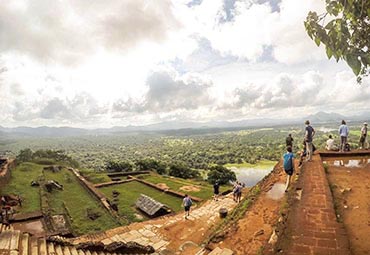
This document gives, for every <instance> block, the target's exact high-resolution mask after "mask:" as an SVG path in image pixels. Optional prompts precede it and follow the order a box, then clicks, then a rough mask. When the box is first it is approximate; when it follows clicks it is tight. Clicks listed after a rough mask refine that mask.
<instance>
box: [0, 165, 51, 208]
mask: <svg viewBox="0 0 370 255" xmlns="http://www.w3.org/2000/svg"><path fill="white" fill-rule="evenodd" d="M43 167H44V166H42V165H37V164H34V163H22V164H20V165H19V166H17V167H16V168H15V169H14V170H13V171H12V172H11V179H10V183H9V184H7V185H6V186H5V187H4V188H2V189H1V190H0V192H1V194H2V195H4V194H14V195H20V196H21V198H22V200H23V203H22V207H20V209H19V210H20V211H19V212H20V213H30V212H35V211H40V210H41V204H40V192H39V187H31V185H30V184H31V181H32V180H35V181H37V180H38V179H39V178H40V177H42V169H43Z"/></svg>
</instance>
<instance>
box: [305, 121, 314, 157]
mask: <svg viewBox="0 0 370 255" xmlns="http://www.w3.org/2000/svg"><path fill="white" fill-rule="evenodd" d="M305 125H306V129H305V135H304V140H305V142H306V149H307V159H306V161H311V160H312V154H313V147H312V141H313V137H314V135H315V129H313V127H311V125H310V121H309V120H306V122H305Z"/></svg>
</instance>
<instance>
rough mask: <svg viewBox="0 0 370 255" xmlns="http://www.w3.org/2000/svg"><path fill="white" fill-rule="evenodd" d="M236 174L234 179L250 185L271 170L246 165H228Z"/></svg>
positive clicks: (254, 183)
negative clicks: (238, 166) (239, 166)
mask: <svg viewBox="0 0 370 255" xmlns="http://www.w3.org/2000/svg"><path fill="white" fill-rule="evenodd" d="M230 170H231V171H233V172H234V173H235V175H236V179H237V180H238V181H240V182H242V183H244V184H245V186H247V187H252V186H254V185H256V184H257V182H259V181H260V180H262V178H263V177H265V176H266V175H267V174H269V173H270V172H271V171H272V168H271V169H256V168H246V167H241V168H237V167H230Z"/></svg>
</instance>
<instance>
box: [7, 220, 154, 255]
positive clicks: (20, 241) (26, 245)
mask: <svg viewBox="0 0 370 255" xmlns="http://www.w3.org/2000/svg"><path fill="white" fill-rule="evenodd" d="M59 239H60V241H61V242H54V241H49V240H47V239H46V238H45V237H41V238H37V237H34V236H32V235H30V234H29V233H21V231H20V230H14V229H13V228H12V227H11V226H10V228H9V227H6V226H5V225H2V224H1V225H0V255H122V254H136V253H111V252H106V251H91V250H88V249H79V248H77V246H75V245H65V244H63V240H64V238H59ZM141 254H145V253H141ZM151 254H156V253H151Z"/></svg>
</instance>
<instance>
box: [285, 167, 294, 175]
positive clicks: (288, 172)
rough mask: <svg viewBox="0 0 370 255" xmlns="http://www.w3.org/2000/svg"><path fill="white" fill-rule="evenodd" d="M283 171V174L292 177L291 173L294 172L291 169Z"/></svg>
mask: <svg viewBox="0 0 370 255" xmlns="http://www.w3.org/2000/svg"><path fill="white" fill-rule="evenodd" d="M284 171H285V173H286V174H287V175H293V171H294V169H293V168H292V169H288V170H287V169H284Z"/></svg>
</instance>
